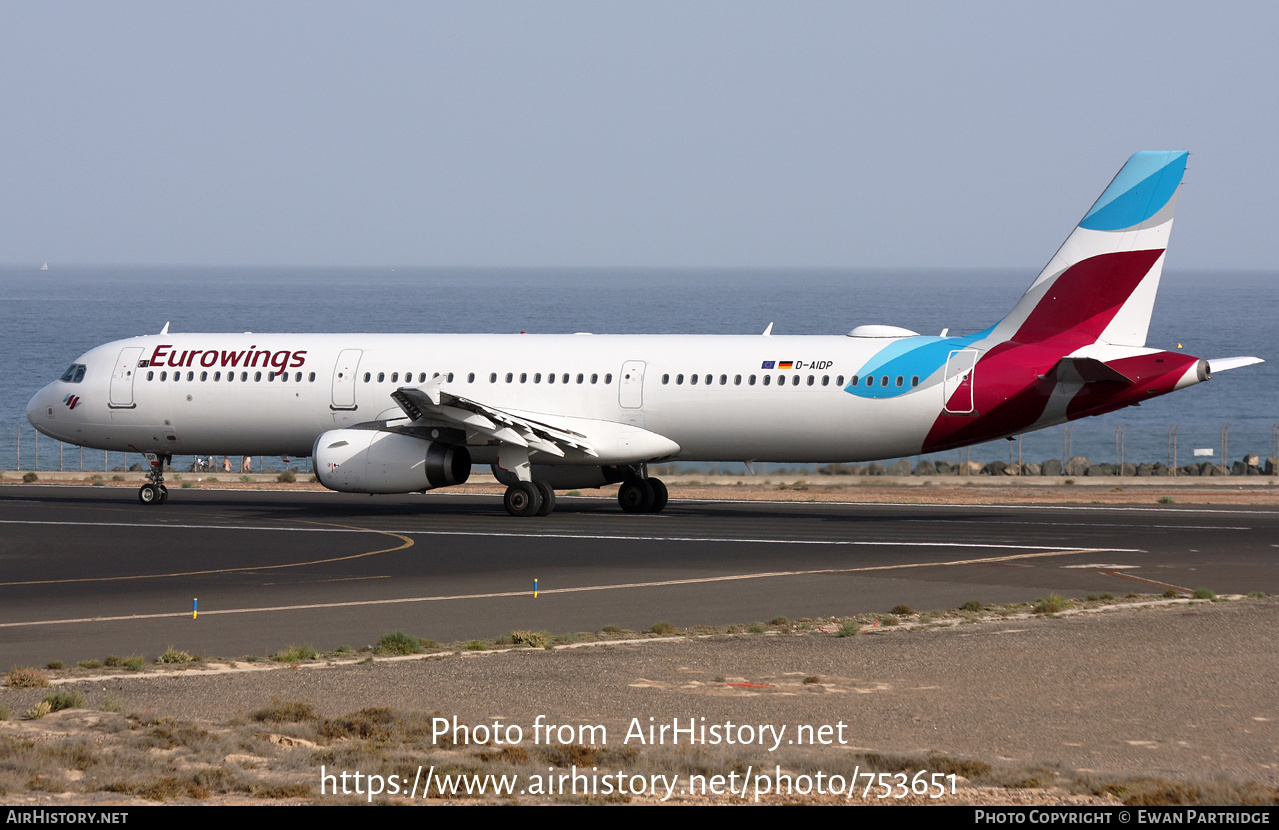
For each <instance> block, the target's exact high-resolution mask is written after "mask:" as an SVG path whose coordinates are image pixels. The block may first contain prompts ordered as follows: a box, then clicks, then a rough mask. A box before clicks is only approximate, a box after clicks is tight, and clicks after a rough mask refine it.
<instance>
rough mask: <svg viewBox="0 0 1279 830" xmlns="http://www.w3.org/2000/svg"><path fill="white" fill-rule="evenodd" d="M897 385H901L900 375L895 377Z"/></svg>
mask: <svg viewBox="0 0 1279 830" xmlns="http://www.w3.org/2000/svg"><path fill="white" fill-rule="evenodd" d="M897 385H898V386H901V385H902V376H901V375H898V376H897Z"/></svg>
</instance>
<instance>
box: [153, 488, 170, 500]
mask: <svg viewBox="0 0 1279 830" xmlns="http://www.w3.org/2000/svg"><path fill="white" fill-rule="evenodd" d="M155 486H156V487H158V488H159V490H160V504H164V503H165V502H166V501H168V500H169V488H168V487H165V486H164V485H163V484H158V485H155Z"/></svg>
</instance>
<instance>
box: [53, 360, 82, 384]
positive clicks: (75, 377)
mask: <svg viewBox="0 0 1279 830" xmlns="http://www.w3.org/2000/svg"><path fill="white" fill-rule="evenodd" d="M84 369H85V366H84V364H83V363H72V364H71V365H70V366H68V367H67V370H66V371H65V372H63V373H62V377H61V378H59V380H61V381H62V382H63V383H79V382H80V381H82V380H84Z"/></svg>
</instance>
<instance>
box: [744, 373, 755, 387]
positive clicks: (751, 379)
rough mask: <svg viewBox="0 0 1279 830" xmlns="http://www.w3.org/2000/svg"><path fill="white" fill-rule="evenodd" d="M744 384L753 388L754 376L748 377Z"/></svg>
mask: <svg viewBox="0 0 1279 830" xmlns="http://www.w3.org/2000/svg"><path fill="white" fill-rule="evenodd" d="M746 383H747V385H748V386H754V385H755V376H754V375H751V376H750V380H748V381H747V382H746Z"/></svg>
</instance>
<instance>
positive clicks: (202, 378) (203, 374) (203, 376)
mask: <svg viewBox="0 0 1279 830" xmlns="http://www.w3.org/2000/svg"><path fill="white" fill-rule="evenodd" d="M208 379H209V373H208V372H201V373H200V382H201V383H203V382H204V381H206V380H208Z"/></svg>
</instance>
